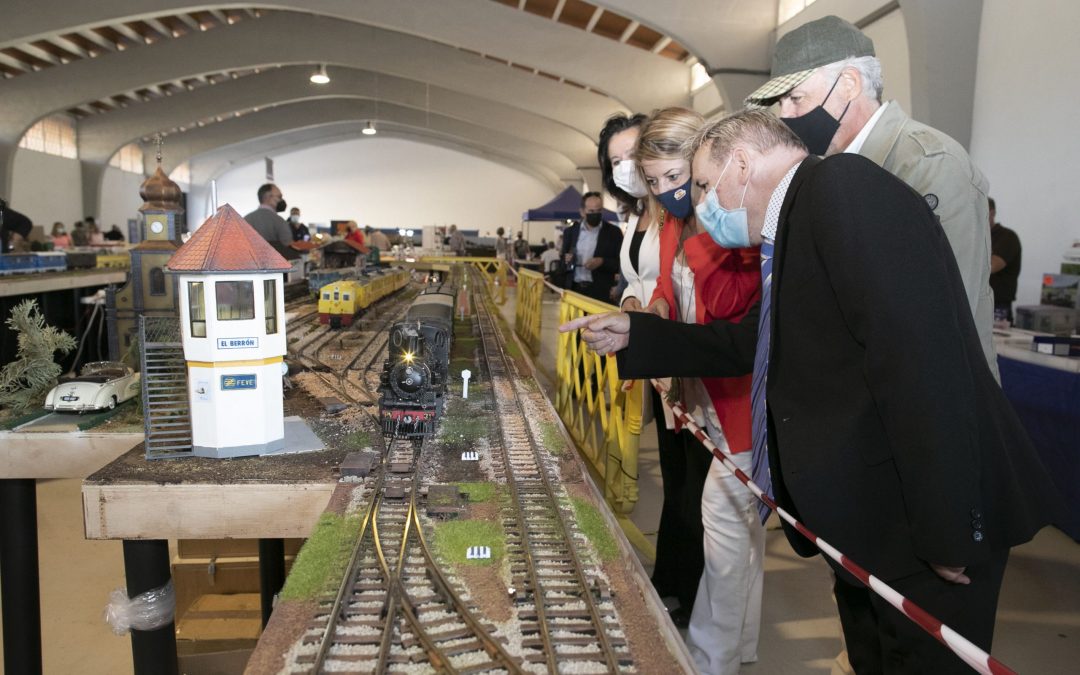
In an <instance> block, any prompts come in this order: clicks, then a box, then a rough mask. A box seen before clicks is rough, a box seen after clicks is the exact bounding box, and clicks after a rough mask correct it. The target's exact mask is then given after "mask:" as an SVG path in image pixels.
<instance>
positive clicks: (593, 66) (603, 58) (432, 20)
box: [0, 0, 775, 110]
mask: <svg viewBox="0 0 1080 675" xmlns="http://www.w3.org/2000/svg"><path fill="white" fill-rule="evenodd" d="M14 2H15V5H16V9H15V11H13V12H10V13H9V16H10V17H11V19H13V20H14V21H8V20H7V19H5V27H4V28H2V29H0V46H7V45H8V43H14V44H20V43H25V42H29V41H31V40H33V39H38V38H39V37H40V36H47V35H55V34H57V33H58V32H59V30H60V27H58V26H57V23H58V22H59V21H63V22H64V23H65V24H67V25H66V26H65V27H63V31H64V32H67V31H70V30H73V29H76V30H77V29H81V28H84V27H90V26H97V25H101V24H105V23H112V24H116V23H118V22H120V21H135V20H141V19H143V18H147V17H153V16H158V15H161V14H173V13H181V12H185V11H195V10H205V9H206V7H205V6H192V5H191V3H190V0H142V1H141V2H139V3H138V10H137V11H134V12H133V11H132V3H131V2H130V0H94V2H80V3H71V2H70V1H68V0H32V1H31V0H14ZM654 4H659V5H662V6H665V10H664V11H666V6H667V5H668V4H669V3H654ZM694 4H697V3H694ZM702 4H704V3H702ZM711 4H712V5H713V6H715V0H714V2H713V3H711ZM744 4H745V3H744ZM750 4H754V3H750ZM766 4H768V3H766ZM73 5H74V6H73ZM241 6H244V5H239V4H237V3H224V4H221V5H216V6H215V7H241ZM258 6H259V7H260V8H265V9H279V10H294V11H301V12H311V13H313V14H319V15H324V16H331V17H337V18H341V19H345V20H348V21H354V22H358V23H362V24H367V25H371V26H379V27H381V28H384V29H387V30H390V31H395V32H399V33H403V34H409V35H413V36H417V37H422V38H425V39H428V40H434V41H437V42H441V43H444V44H448V45H454V46H456V47H464V48H466V49H471V50H473V51H476V52H481V53H485V54H492V55H495V56H498V57H500V58H503V59H507V60H511V61H513V62H515V63H521V64H523V65H526V66H529V67H532V68H539V69H540V70H543V71H546V72H549V73H554V74H557V75H559V76H561V77H565V78H568V79H572V80H574V81H576V82H580V83H582V84H585V85H587V86H590V87H592V88H594V89H597V90H599V91H603V92H607V93H609V94H611V95H612V96H614V97H616V98H617V99H619V100H620V101H623V102H625V104H626V105H628V106H630V107H632V108H635V109H639V110H644V109H651V108H654V107H658V106H665V105H680V104H685V103H686V102H688V100H689V84H690V78H689V74H688V73H687V70H686V67H685V66H683V65H681V64H679V63H677V62H674V61H672V60H670V59H665V58H662V57H657V56H653V55H651V54H649V53H648V52H645V51H643V50H640V49H636V48H634V47H630V46H627V45H623V44H619V43H618V42H614V41H611V40H608V39H606V38H603V37H600V36H589V35H582V32H581V31H580V30H578V29H576V28H573V27H571V26H567V25H564V24H561V23H559V22H557V21H551V20H549V19H548V18H546V17H540V16H536V15H533V14H530V13H528V12H519V11H517V10H516V9H514V8H512V7H506V6H504V5H500V4H498V3H493V2H491V1H490V0H456V1H455V2H445V1H444V0H365V1H364V2H355V0H303V1H302V2H301V1H300V0H260V2H259V3H258ZM710 9H711V8H710ZM714 11H715V10H712V11H710V13H709V14H707V15H706V16H711V15H712V13H713V12H714ZM654 12H655V10H654ZM659 13H662V12H659ZM774 14H775V11H774ZM266 18H269V17H264V18H263V19H260V20H259V21H258V22H252V23H262V22H263V21H265V19H266ZM703 18H704V17H702V16H698V17H697V20H698V21H699V22H701V20H702V19H703ZM241 23H248V22H241ZM121 25H122V24H121ZM770 28H771V27H770ZM714 39H715V36H714ZM725 39H726V38H725Z"/></svg>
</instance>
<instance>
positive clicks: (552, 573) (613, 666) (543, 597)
mask: <svg viewBox="0 0 1080 675" xmlns="http://www.w3.org/2000/svg"><path fill="white" fill-rule="evenodd" d="M484 300H485V299H484V298H481V297H475V298H474V305H473V306H474V307H475V308H476V312H477V319H478V325H479V328H480V338H481V344H482V345H483V351H484V357H485V358H484V370H486V373H487V376H488V377H489V378H490V382H491V386H492V392H491V393H492V396H493V397H494V399H495V409H496V413H497V415H496V417H497V418H498V420H499V433H500V436H501V440H502V443H501V449H502V453H503V457H502V463H503V465H504V470H505V472H506V475H505V480H506V485H507V486H508V488H509V489H510V492H511V499H510V502H509V504H508V507H507V508H506V509H505V511H504V517H503V518H504V519H503V525H504V528H505V529H506V532H507V553H508V555H509V557H510V569H511V575H512V577H513V579H512V583H513V585H514V586H515V587H516V588H520V589H524V593H523V594H521V593H519V600H520V599H522V596H524V597H525V598H531V600H532V607H527V608H526V607H520V606H519V609H518V618H519V620H520V623H521V632H522V635H523V640H522V647H523V650H524V655H525V659H526V660H527V661H529V662H531V663H543V664H545V665H546V667H547V669H548V671H549V672H551V673H556V672H616V671H618V670H621V669H623V668H626V667H629V666H632V664H633V661H632V659H631V658H630V653H629V649H628V647H627V645H626V641H625V639H624V637H623V636H622V633H621V627H620V623H619V620H618V617H617V615H616V612H615V608H614V604H613V603H612V602H611V600H610V599H609V598H603V597H602V596H603V595H605V592H604V590H603V588H602V586H601V584H600V582H599V578H598V576H597V577H594V578H593V579H590V578H589V577H588V576H587V575H586V572H585V568H584V567H583V566H582V561H581V560H580V558H579V556H578V554H577V551H576V549H575V547H574V545H573V536H572V533H573V528H572V526H571V525H570V524H569V523H568V522H567V521H568V518H569V516H568V515H567V514H566V513H565V511H564V506H563V505H562V504H561V503H560V502H561V500H560V497H559V494H558V493H557V491H556V489H555V487H554V482H553V480H552V477H551V476H549V474H548V468H547V467H546V466H545V464H544V461H543V458H542V457H543V456H542V454H541V453H540V452H539V449H538V448H537V446H536V441H535V440H534V434H535V432H534V430H533V429H532V428H531V427H530V424H529V419H530V417H529V415H528V413H527V410H526V407H525V405H524V404H523V398H524V399H526V400H527V399H528V397H530V396H532V395H533V394H530V393H529V392H528V391H526V390H524V388H522V387H521V386H520V385H519V381H520V378H512V377H511V373H512V372H514V371H513V370H512V366H511V364H510V363H509V362H508V360H507V357H506V353H505V350H504V349H503V344H502V341H501V339H500V337H499V334H498V332H497V330H496V327H495V322H494V319H493V317H492V315H491V310H490V308H489V307H488V305H487V303H486V302H485V301H484ZM579 536H580V535H579Z"/></svg>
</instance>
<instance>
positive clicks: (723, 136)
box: [683, 108, 806, 164]
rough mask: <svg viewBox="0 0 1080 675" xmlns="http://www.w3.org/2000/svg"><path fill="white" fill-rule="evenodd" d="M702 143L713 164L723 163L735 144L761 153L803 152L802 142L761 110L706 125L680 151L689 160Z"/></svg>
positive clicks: (769, 113)
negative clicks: (786, 149)
mask: <svg viewBox="0 0 1080 675" xmlns="http://www.w3.org/2000/svg"><path fill="white" fill-rule="evenodd" d="M706 143H708V144H709V157H710V159H712V161H713V162H715V163H716V164H723V163H724V162H725V161H726V158H727V156H728V154H729V153H730V152H731V150H732V148H733V147H734V146H735V145H736V144H738V143H745V144H746V145H749V146H750V147H751V148H753V149H754V150H756V151H757V152H760V153H762V154H764V153H766V152H768V151H770V150H772V149H773V148H775V147H776V146H778V145H785V146H787V147H789V148H793V149H797V150H806V146H805V145H803V142H802V141H801V140H799V137H798V136H796V135H795V133H794V132H793V131H791V129H789V128H788V127H787V125H786V124H784V123H783V122H781V121H780V120H779V119H778V118H777V117H776V115H773V114H772V113H771V112H770V111H768V110H766V109H763V108H755V109H747V110H741V111H739V112H737V113H734V114H733V115H729V116H728V117H725V118H724V119H722V120H719V121H717V122H710V123H709V124H706V125H705V126H703V127H702V128H701V129H700V130H699V131H698V132H697V133H695V134H693V135H692V136H690V137H689V138H687V139H686V142H685V143H684V144H683V150H684V152H685V153H686V154H687V155H689V156H690V157H693V156H694V153H696V152H697V151H698V149H699V148H701V146H703V145H705V144H706Z"/></svg>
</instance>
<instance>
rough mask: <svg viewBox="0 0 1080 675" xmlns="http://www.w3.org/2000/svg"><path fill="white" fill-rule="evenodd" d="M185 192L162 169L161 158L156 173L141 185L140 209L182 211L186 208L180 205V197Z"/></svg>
mask: <svg viewBox="0 0 1080 675" xmlns="http://www.w3.org/2000/svg"><path fill="white" fill-rule="evenodd" d="M182 194H183V192H182V191H181V190H180V186H179V185H177V184H176V183H174V182H173V181H172V180H171V179H170V178H169V177H168V176H166V175H165V172H164V171H162V170H161V163H160V160H159V161H158V165H157V170H155V171H154V175H152V176H150V177H149V178H147V179H146V180H145V181H143V184H142V185H141V186H140V187H139V196H140V197H142V198H143V202H144V203H143V205H142V206H140V207H139V210H140V211H148V210H151V209H160V210H163V211H175V212H177V213H182V212H183V210H184V208H183V207H182V206H180V198H181V195H182Z"/></svg>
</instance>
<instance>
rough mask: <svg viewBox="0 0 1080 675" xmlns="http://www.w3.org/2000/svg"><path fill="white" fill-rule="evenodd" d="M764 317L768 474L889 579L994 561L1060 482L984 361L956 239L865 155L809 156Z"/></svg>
mask: <svg viewBox="0 0 1080 675" xmlns="http://www.w3.org/2000/svg"><path fill="white" fill-rule="evenodd" d="M771 325H772V341H771V345H770V360H769V373H768V384H767V387H768V389H767V396H768V403H769V405H768V420H769V460H770V467H771V471H772V480H773V485H774V487H775V490H776V497H777V500H778V501H779V502H780V504H781V505H782V506H784V507H785V508H788V509H790V510H793V511H794V512H795V513H797V514H798V516H799V518H800V520H802V521H803V522H804V523H805V524H806V525H807V527H809V528H810V529H812V530H814V531H815V532H816V533H817V534H818V535H820V536H821V537H822V538H824V539H826V540H827V541H829V542H830V543H831V544H833V545H834V546H835V547H837V548H838V549H840V550H841V551H843V552H844V553H846V554H847V555H849V556H851V557H852V558H853V559H854V560H856V561H857V562H859V564H861V565H863V566H864V567H866V568H867V569H869V570H871V571H872V572H873V573H874V574H877V575H878V576H881V577H882V578H884V579H886V580H888V579H892V578H898V577H901V576H905V575H908V574H911V573H914V572H918V571H922V570H924V569H925V563H926V562H933V563H938V564H943V565H955V566H964V565H973V564H977V563H980V562H983V561H986V560H987V559H988V557H989V556H990V554H991V552H992V551H1000V550H1002V549H1004V548H1007V547H1010V546H1013V545H1016V544H1019V543H1022V542H1025V541H1027V540H1029V539H1030V538H1031V537H1032V536H1033V535H1034V534H1035V532H1037V531H1038V530H1039V529H1040V528H1041V527H1042V526H1043V525H1045V524H1047V522H1048V521H1049V517H1050V516H1051V515H1052V512H1053V510H1054V509H1055V508H1056V507H1057V502H1056V500H1055V499H1054V497H1053V496H1052V495H1051V494H1050V493H1051V491H1052V490H1053V488H1052V487H1051V483H1050V481H1049V477H1048V476H1047V474H1046V472H1045V469H1044V468H1043V466H1042V464H1041V462H1040V461H1039V459H1038V456H1037V455H1036V453H1035V450H1034V448H1033V447H1032V446H1031V443H1030V441H1029V440H1028V438H1027V435H1026V433H1025V432H1024V430H1023V428H1022V427H1021V425H1020V422H1019V420H1018V419H1017V417H1016V415H1015V413H1014V412H1013V410H1012V407H1011V406H1010V405H1009V403H1008V401H1006V399H1005V396H1004V394H1003V393H1002V391H1001V389H1000V387H998V385H997V383H996V382H995V381H994V378H993V375H992V374H991V372H990V369H989V368H988V366H987V364H986V359H985V357H984V356H983V352H982V348H981V346H980V343H979V337H978V334H977V332H976V330H975V325H974V323H973V321H972V318H971V311H970V308H969V305H968V302H967V296H966V295H965V291H964V285H963V281H962V280H961V277H960V273H959V270H958V268H957V266H956V260H955V258H954V257H953V255H952V251H951V249H950V247H949V242H948V240H947V239H946V238H945V234H944V232H943V231H942V229H941V226H940V225H939V224H938V222H937V219H936V218H935V217H934V214H933V212H932V211H931V210H930V209H929V208H928V207H927V205H926V202H925V201H924V200H923V198H922V197H921V196H920V195H918V194H917V193H915V192H914V191H913V190H912V189H911V188H909V187H908V186H907V185H905V184H904V183H903V182H901V181H900V180H899V179H897V178H895V177H894V176H892V175H891V174H889V173H888V172H887V171H885V170H884V169H881V168H880V167H878V166H877V165H876V164H874V163H873V162H871V161H870V160H867V159H865V158H863V157H859V156H857V155H849V154H841V155H836V156H834V157H830V158H828V159H825V160H817V159H810V160H807V161H806V162H804V163H803V165H802V166H801V167H800V168H799V170H798V171H797V172H796V174H795V177H794V179H793V180H792V183H791V186H790V187H789V188H788V192H787V195H786V196H785V199H784V204H783V207H782V209H781V214H780V223H779V228H778V236H777V242H776V251H775V258H774V264H773V284H772V324H771ZM785 530H786V532H787V535H788V539H789V541H790V542H791V544H792V546H793V547H794V548H795V550H796V551H798V552H799V553H801V554H802V555H812V554H814V553H816V552H817V551H816V548H815V547H814V546H813V544H811V543H810V542H808V541H807V540H806V539H803V538H802V537H801V536H800V535H799V534H797V533H795V531H794V530H792V529H790V528H789V527H787V525H786V523H785Z"/></svg>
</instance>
